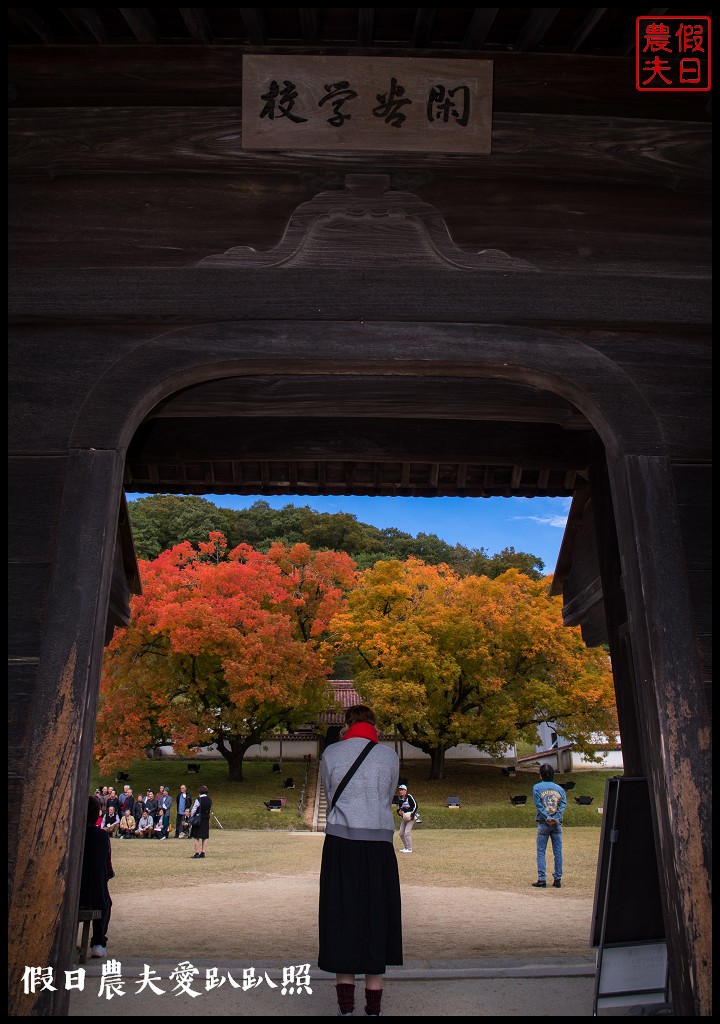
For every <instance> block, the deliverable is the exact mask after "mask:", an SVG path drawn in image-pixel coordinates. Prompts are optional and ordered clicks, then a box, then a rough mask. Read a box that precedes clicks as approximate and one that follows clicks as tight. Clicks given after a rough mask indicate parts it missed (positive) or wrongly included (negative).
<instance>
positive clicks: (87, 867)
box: [80, 796, 115, 958]
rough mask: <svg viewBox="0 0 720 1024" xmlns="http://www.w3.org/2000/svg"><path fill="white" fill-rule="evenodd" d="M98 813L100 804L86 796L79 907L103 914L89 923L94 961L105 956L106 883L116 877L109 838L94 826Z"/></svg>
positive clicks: (108, 901) (108, 908)
mask: <svg viewBox="0 0 720 1024" xmlns="http://www.w3.org/2000/svg"><path fill="white" fill-rule="evenodd" d="M99 813H100V802H99V801H98V800H97V799H96V798H95V797H94V796H91V797H89V798H88V812H87V824H86V826H85V845H84V851H83V865H82V874H81V876H80V906H81V907H90V908H91V909H92V910H100V911H102V917H100V918H97V919H96V920H94V921H93V923H92V942H91V944H90V955H91V956H92V957H96V958H100V957H104V956H107V933H108V926H109V924H110V909H111V907H112V900H111V899H110V891H109V889H108V881H109V879H111V878H114V877H115V872H114V871H113V866H112V859H111V856H110V836H109V835H108V834H107V833H106V832H103V830H102V829H101V828H98V827H97V825H96V824H95V822H96V821H97V818H98V814H99Z"/></svg>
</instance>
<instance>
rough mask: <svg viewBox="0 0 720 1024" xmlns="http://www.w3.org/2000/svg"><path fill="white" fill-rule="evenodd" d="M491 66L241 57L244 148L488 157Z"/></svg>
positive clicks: (371, 59) (463, 62) (464, 62)
mask: <svg viewBox="0 0 720 1024" xmlns="http://www.w3.org/2000/svg"><path fill="white" fill-rule="evenodd" d="M491 130H492V61H486V60H482V61H475V60H448V61H445V60H424V59H421V58H414V57H406V58H397V59H395V58H388V57H369V58H364V57H296V56H290V55H280V56H265V55H263V56H252V55H251V56H245V57H244V58H243V133H242V135H243V147H244V148H245V149H317V150H329V149H333V150H378V151H381V150H391V151H404V152H436V153H489V152H490V135H491Z"/></svg>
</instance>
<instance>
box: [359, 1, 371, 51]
mask: <svg viewBox="0 0 720 1024" xmlns="http://www.w3.org/2000/svg"><path fill="white" fill-rule="evenodd" d="M374 38H375V8H374V7H358V27H357V41H358V46H372V45H373V39H374Z"/></svg>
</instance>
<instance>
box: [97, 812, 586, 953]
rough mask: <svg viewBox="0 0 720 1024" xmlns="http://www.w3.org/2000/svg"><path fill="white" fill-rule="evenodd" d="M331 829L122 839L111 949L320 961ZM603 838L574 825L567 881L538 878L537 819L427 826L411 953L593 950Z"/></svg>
mask: <svg viewBox="0 0 720 1024" xmlns="http://www.w3.org/2000/svg"><path fill="white" fill-rule="evenodd" d="M581 833H582V834H581ZM587 833H589V834H587ZM322 839H323V837H322V836H320V835H308V834H305V835H302V834H295V835H292V834H288V833H281V834H272V833H267V832H265V833H250V832H232V833H231V832H225V833H216V832H213V833H212V835H211V839H210V842H209V846H208V857H207V859H206V860H204V861H195V860H193V859H192V858H191V854H192V845H191V844H190V843H189V842H186V841H184V840H169V841H167V842H164V843H163V842H157V841H154V840H148V841H143V840H132V841H130V842H127V841H125V842H123V841H114V842H113V863H114V867H115V871H116V879H114V880H113V882H111V893H112V897H113V912H112V920H111V926H110V932H109V937H110V941H109V944H108V945H109V951H111V952H112V955H113V956H119V957H122V956H126V957H128V956H140V955H142V956H145V957H148V958H153V959H161V958H168V957H170V958H174V957H177V958H178V959H183V958H187V957H189V956H196V957H198V958H200V957H210V958H212V957H214V956H223V957H232V958H233V959H239V960H248V961H252V962H255V963H257V962H260V961H286V962H296V963H297V962H312V961H313V960H314V959H315V957H316V955H317V920H316V919H317V904H318V873H319V862H320V850H321V847H322ZM598 839H599V832H598V831H597V830H588V829H581V830H577V831H576V833H574V834H572V835H571V834H570V833H569V831H568V832H567V833H566V844H565V845H566V865H567V866H568V867H570V865H572V867H571V870H569V871H568V872H567V882H566V883H565V884H564V886H563V888H562V889H560V890H557V889H552V888H548V889H545V890H538V889H533V888H532V887H531V886H530V882H531V881H532V880H533V879H534V877H535V876H534V830H532V831H531V830H526V829H523V830H513V829H508V830H487V831H484V832H483V831H480V832H475V833H472V834H470V833H464V834H463V833H458V832H454V831H453V832H449V831H448V832H440V831H436V832H430V831H426V832H425V833H423V834H419V832H418V837H417V840H416V842H415V848H416V852H415V853H413V855H412V858H410V857H404V858H403V857H401V858H399V860H400V864H399V868H400V876H401V882H402V893H403V930H404V944H405V960H406V963H407V962H410V961H425V962H427V961H435V960H464V959H469V958H477V957H503V956H513V957H522V956H542V955H544V956H548V955H554V956H556V955H560V956H562V955H568V956H573V955H581V954H585V953H589V952H590V949H589V943H588V938H589V934H590V927H591V918H592V910H593V885H594V873H595V861H596V853H597V842H598Z"/></svg>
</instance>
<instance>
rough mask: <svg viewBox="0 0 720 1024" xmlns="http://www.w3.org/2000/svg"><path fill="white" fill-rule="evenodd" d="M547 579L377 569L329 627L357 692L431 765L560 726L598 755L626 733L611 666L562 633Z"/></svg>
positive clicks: (438, 771) (411, 563)
mask: <svg viewBox="0 0 720 1024" xmlns="http://www.w3.org/2000/svg"><path fill="white" fill-rule="evenodd" d="M548 590H549V580H547V579H545V580H533V579H530V578H529V577H528V576H525V575H523V574H522V573H520V572H518V571H517V570H515V569H512V570H509V571H508V572H505V573H503V574H502V575H501V576H499V577H497V578H496V579H490V578H488V577H487V576H466V577H464V578H461V577H460V576H458V575H457V574H456V573H455V572H453V570H452V569H450V568H449V567H448V566H446V565H433V566H430V565H426V564H425V563H424V562H422V561H420V560H418V559H415V558H410V559H408V560H407V561H406V562H399V561H385V562H378V563H377V564H376V565H375V566H374V568H372V569H368V570H366V571H365V572H364V573H363V574H362V575H361V577H360V583H359V586H358V587H357V589H356V590H355V591H353V592H352V593H351V594H350V595H349V599H348V604H347V606H346V608H345V609H344V610H343V611H342V612H340V613H339V614H337V615H336V616H335V617H334V619H333V620H332V623H331V630H332V633H333V638H334V643H335V646H336V649H337V650H338V652H342V653H345V654H347V655H348V656H349V657H350V658H351V660H352V662H353V665H354V668H355V672H356V675H355V684H356V688H357V690H358V692H359V693H360V694H361V695H362V696H363V699H365V700H367V701H368V703H369V704H371V705H372V707H373V708H374V709H375V711H376V713H377V714H378V716H379V718H380V720H381V721H382V722H384V723H385V724H386V725H394V726H397V729H398V731H399V733H400V735H401V736H402V737H403V739H405V740H407V741H408V742H410V743H412V744H414V745H415V746H417V747H419V748H420V749H421V750H423V751H424V752H425V753H427V754H429V755H430V758H431V765H432V767H431V778H442V774H443V765H444V758H445V752H446V751H447V750H448V749H449V748H450V747H453V746H455V745H456V744H458V743H471V744H475V745H477V746H478V747H480V748H482V749H484V750H487V751H489V752H490V753H495V754H500V753H501V751H502V750H503V749H504V748H506V747H507V746H508V745H509V744H512V743H514V742H516V741H517V740H518V739H527V740H530V741H532V742H534V741H535V737H536V732H537V726H538V724H540V723H541V722H553V723H555V724H556V726H557V729H558V731H559V732H561V733H562V735H564V736H566V737H567V738H568V739H570V740H572V741H573V742H574V743H575V744H576V745H577V747H578V748H579V749H580V750H582V751H584V752H585V753H588V754H590V753H591V735H592V733H594V732H612V731H614V730H616V729H617V718H616V710H615V696H614V688H613V679H612V672H611V667H610V659H609V657H608V655H607V653H606V652H605V651H604V650H603V649H602V648H593V649H588V648H587V647H586V646H585V644H584V643H583V640H582V637H581V635H580V630H579V629H577V628H567V627H565V626H563V624H562V615H561V601H560V599H559V598H552V597H550V596H549V595H548Z"/></svg>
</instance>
